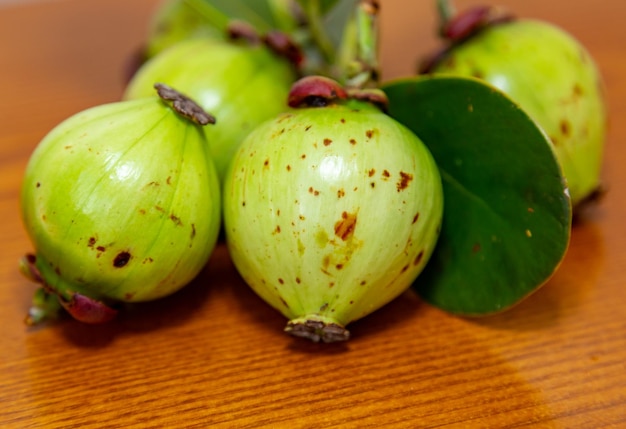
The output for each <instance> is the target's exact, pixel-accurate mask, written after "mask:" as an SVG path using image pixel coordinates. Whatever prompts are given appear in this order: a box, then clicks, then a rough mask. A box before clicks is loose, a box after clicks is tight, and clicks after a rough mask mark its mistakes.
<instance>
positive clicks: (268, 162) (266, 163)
mask: <svg viewBox="0 0 626 429" xmlns="http://www.w3.org/2000/svg"><path fill="white" fill-rule="evenodd" d="M269 166H270V160H269V159H266V160H265V161H264V162H263V167H265V168H269Z"/></svg>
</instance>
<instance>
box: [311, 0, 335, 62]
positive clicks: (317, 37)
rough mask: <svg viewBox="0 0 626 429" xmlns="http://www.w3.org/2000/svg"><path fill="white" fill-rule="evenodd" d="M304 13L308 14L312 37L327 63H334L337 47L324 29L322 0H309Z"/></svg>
mask: <svg viewBox="0 0 626 429" xmlns="http://www.w3.org/2000/svg"><path fill="white" fill-rule="evenodd" d="M304 14H305V16H306V22H307V25H308V27H309V31H310V34H311V38H312V39H313V41H314V43H315V44H316V45H317V48H318V49H319V52H320V54H321V55H322V57H323V58H324V61H325V62H326V64H334V62H335V56H336V54H335V48H334V46H333V44H332V42H331V41H330V39H329V38H328V36H327V35H326V31H325V29H324V25H323V20H322V11H321V5H320V0H309V1H307V2H306V8H305V10H304Z"/></svg>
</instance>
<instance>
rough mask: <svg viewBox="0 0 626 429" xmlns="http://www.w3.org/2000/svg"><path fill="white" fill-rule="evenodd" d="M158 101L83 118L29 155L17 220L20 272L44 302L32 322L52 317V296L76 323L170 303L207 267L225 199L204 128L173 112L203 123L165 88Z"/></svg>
mask: <svg viewBox="0 0 626 429" xmlns="http://www.w3.org/2000/svg"><path fill="white" fill-rule="evenodd" d="M159 93H160V94H161V96H162V97H164V99H161V98H158V97H154V98H145V99H141V100H134V101H123V102H116V103H111V104H106V105H101V106H97V107H93V108H90V109H88V110H85V111H82V112H80V113H78V114H76V115H74V116H72V117H70V118H69V119H67V120H65V121H64V122H62V123H61V124H59V125H58V126H57V127H56V128H54V129H53V130H52V131H51V132H50V133H49V134H48V135H47V136H46V137H45V138H44V139H43V140H42V141H41V142H40V144H39V145H38V146H37V148H36V149H35V151H34V152H33V154H32V156H31V158H30V161H29V163H28V166H27V169H26V172H25V176H24V181H23V186H22V191H21V213H22V217H23V221H24V225H25V228H26V231H27V232H28V235H29V236H30V239H31V240H32V243H33V245H34V248H35V253H34V254H32V255H28V256H27V257H25V258H24V259H23V260H22V266H21V269H22V271H23V272H24V273H25V274H27V275H28V277H30V278H31V279H33V280H35V281H38V282H40V283H41V284H42V289H43V291H44V292H45V293H44V294H43V295H42V294H41V292H38V294H36V296H35V305H34V306H33V309H32V310H31V313H30V316H29V318H28V321H29V322H31V323H36V322H38V321H39V320H40V319H43V318H45V317H46V315H47V314H46V313H50V312H52V311H53V310H52V307H53V303H54V302H56V299H52V300H51V299H50V297H53V298H58V301H59V302H60V303H61V304H62V305H63V306H64V307H65V308H66V309H67V310H68V311H69V312H70V313H71V314H72V315H73V316H74V317H75V318H76V319H79V320H81V321H84V322H89V323H97V322H103V321H106V320H109V319H110V318H112V317H113V316H114V315H115V312H116V310H115V309H114V306H115V303H118V302H139V301H148V300H153V299H156V298H160V297H164V296H166V295H169V294H172V293H173V292H175V291H176V290H178V289H180V288H181V287H183V286H184V285H185V284H187V283H188V282H189V281H190V280H192V279H193V278H194V277H195V276H196V275H197V274H198V273H199V271H200V270H201V269H202V268H203V266H204V265H205V263H206V262H207V259H208V258H209V256H210V254H211V252H212V250H213V248H214V245H215V243H216V240H217V235H218V230H219V227H220V208H221V207H220V204H221V203H220V201H221V200H220V189H219V185H218V179H217V174H216V171H215V167H214V165H213V163H212V160H211V155H210V153H209V150H208V144H207V141H206V138H205V136H204V133H203V132H202V130H201V129H200V128H201V127H200V125H199V124H197V123H196V122H194V121H192V120H190V119H189V118H187V117H184V116H182V115H181V113H179V111H178V110H180V112H182V113H183V114H184V115H188V116H190V117H191V118H193V119H194V120H195V121H198V122H200V123H206V122H207V121H208V120H209V119H210V117H209V116H208V115H206V113H204V112H202V111H201V110H200V109H199V108H198V107H197V105H195V104H193V102H191V101H190V100H189V99H186V98H185V97H183V96H181V95H180V94H178V93H176V92H174V91H172V90H171V89H169V88H166V87H164V86H159ZM165 99H167V100H169V101H173V102H174V103H175V104H174V105H175V106H176V108H173V107H172V106H171V105H170V104H169V102H166V101H165ZM57 304H58V303H57Z"/></svg>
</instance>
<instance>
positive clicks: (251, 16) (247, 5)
mask: <svg viewBox="0 0 626 429" xmlns="http://www.w3.org/2000/svg"><path fill="white" fill-rule="evenodd" d="M185 1H186V3H187V4H188V5H189V7H191V8H193V9H194V10H196V12H197V13H198V14H199V15H201V16H203V17H205V18H206V19H207V21H208V22H215V23H217V22H219V24H220V26H223V25H221V24H222V22H224V21H226V22H227V21H230V20H232V19H238V20H242V21H246V22H247V23H249V24H250V25H252V26H253V27H255V28H256V29H257V30H258V31H260V32H261V33H265V32H267V31H269V30H271V29H273V28H281V27H282V25H283V24H282V23H279V22H276V11H275V8H276V5H275V4H270V2H272V0H254V1H247V0H185ZM273 3H276V2H273ZM216 20H219V21H216Z"/></svg>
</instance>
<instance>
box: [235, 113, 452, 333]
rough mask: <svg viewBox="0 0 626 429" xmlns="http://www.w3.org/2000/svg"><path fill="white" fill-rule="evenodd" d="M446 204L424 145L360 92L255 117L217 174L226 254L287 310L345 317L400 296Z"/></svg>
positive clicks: (328, 319)
mask: <svg viewBox="0 0 626 429" xmlns="http://www.w3.org/2000/svg"><path fill="white" fill-rule="evenodd" d="M403 177H404V179H403ZM409 177H410V179H409ZM442 211H443V195H442V187H441V178H440V176H439V171H438V169H437V166H436V164H435V162H434V160H433V158H432V156H431V154H430V152H429V151H428V150H427V149H426V147H425V146H424V145H423V144H422V142H421V141H420V140H419V139H418V138H417V137H416V136H415V135H414V134H413V133H412V132H410V131H409V130H408V129H407V128H405V127H404V126H403V125H401V124H400V123H398V122H396V121H395V120H393V119H392V118H390V117H388V116H386V115H384V114H382V113H381V112H380V111H379V110H377V109H376V108H374V107H372V106H371V105H369V104H365V103H362V102H361V103H357V104H352V105H333V106H329V107H325V108H304V109H298V110H296V111H294V112H287V113H285V114H282V115H279V116H278V117H277V118H276V119H273V120H270V121H268V122H266V123H264V124H262V125H261V126H260V127H258V128H257V129H256V130H255V131H254V132H253V133H252V134H250V135H249V136H248V137H247V138H246V140H245V141H244V143H243V144H242V146H241V147H240V149H239V150H238V152H237V154H236V156H235V158H234V159H233V162H232V164H231V166H230V169H229V172H228V174H227V176H226V180H225V184H224V226H225V233H226V240H227V245H228V248H229V251H230V254H231V257H232V260H233V262H234V264H235V266H236V268H237V269H238V271H239V273H240V274H241V275H242V277H243V279H244V280H245V281H246V282H247V283H248V284H249V285H250V287H251V288H252V289H253V290H254V291H255V292H256V293H257V294H258V295H259V296H261V297H262V298H263V299H264V300H265V301H266V302H267V303H269V304H270V305H271V306H273V307H274V308H276V309H278V310H279V311H280V312H282V314H283V315H285V316H286V317H287V318H289V319H291V320H292V321H294V320H302V321H304V320H314V321H322V322H324V323H337V324H339V325H342V326H345V325H346V324H347V323H349V322H351V321H353V320H356V319H359V318H361V317H363V316H365V315H367V314H369V313H371V312H373V311H374V310H376V309H378V308H380V307H381V306H383V305H384V304H386V303H387V302H389V301H391V300H392V299H393V298H395V297H397V296H398V295H399V294H400V293H402V292H403V291H404V290H406V289H407V288H408V287H409V286H410V285H411V283H412V282H413V280H414V279H415V278H416V277H417V275H418V274H419V273H420V272H421V271H422V269H423V267H424V266H425V264H426V262H427V261H428V259H429V257H430V255H431V253H432V251H433V247H434V246H435V242H436V240H437V237H438V233H439V229H440V224H441V216H442Z"/></svg>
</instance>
